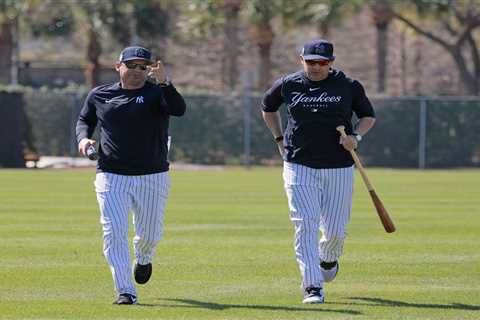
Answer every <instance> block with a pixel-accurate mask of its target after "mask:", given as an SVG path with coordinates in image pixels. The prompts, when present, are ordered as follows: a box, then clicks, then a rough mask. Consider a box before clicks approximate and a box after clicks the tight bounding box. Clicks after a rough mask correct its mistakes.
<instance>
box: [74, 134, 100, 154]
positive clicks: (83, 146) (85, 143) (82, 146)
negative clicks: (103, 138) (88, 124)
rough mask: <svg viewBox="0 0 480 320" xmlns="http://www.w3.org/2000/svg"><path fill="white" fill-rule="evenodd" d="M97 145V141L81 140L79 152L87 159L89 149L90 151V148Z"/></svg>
mask: <svg viewBox="0 0 480 320" xmlns="http://www.w3.org/2000/svg"><path fill="white" fill-rule="evenodd" d="M96 143H97V141H95V140H92V139H87V138H83V139H82V140H80V142H79V143H78V152H80V154H81V155H82V156H85V157H86V156H87V149H88V147H90V146H94V145H95V144H96Z"/></svg>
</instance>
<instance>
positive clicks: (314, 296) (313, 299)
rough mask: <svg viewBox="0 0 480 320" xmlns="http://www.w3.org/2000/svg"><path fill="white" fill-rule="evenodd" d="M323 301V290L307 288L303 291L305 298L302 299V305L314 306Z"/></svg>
mask: <svg viewBox="0 0 480 320" xmlns="http://www.w3.org/2000/svg"><path fill="white" fill-rule="evenodd" d="M324 300H325V298H324V296H323V289H322V288H320V287H308V288H306V289H305V296H304V297H303V301H302V302H303V303H306V304H314V303H323V302H324Z"/></svg>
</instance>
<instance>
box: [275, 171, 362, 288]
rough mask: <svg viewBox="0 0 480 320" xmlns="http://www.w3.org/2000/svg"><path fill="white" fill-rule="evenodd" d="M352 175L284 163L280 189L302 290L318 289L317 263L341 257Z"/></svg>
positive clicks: (350, 196)
mask: <svg viewBox="0 0 480 320" xmlns="http://www.w3.org/2000/svg"><path fill="white" fill-rule="evenodd" d="M353 172H354V169H353V166H352V167H347V168H335V169H313V168H310V167H306V166H303V165H300V164H296V163H289V162H284V166H283V179H284V183H285V185H284V186H285V191H286V194H287V198H288V206H289V209H290V220H291V221H292V222H293V224H294V227H295V243H294V246H295V254H296V258H297V262H298V265H299V268H300V273H301V275H302V288H303V289H305V288H308V287H312V286H313V287H322V285H323V276H322V273H321V272H320V265H319V263H320V260H322V261H329V262H331V261H335V260H337V259H338V258H339V257H340V256H341V255H342V251H343V244H344V239H345V236H346V226H347V224H348V221H349V220H350V210H351V206H352V194H353V181H354V175H353ZM319 231H321V232H322V237H321V239H320V241H319V240H318V238H319Z"/></svg>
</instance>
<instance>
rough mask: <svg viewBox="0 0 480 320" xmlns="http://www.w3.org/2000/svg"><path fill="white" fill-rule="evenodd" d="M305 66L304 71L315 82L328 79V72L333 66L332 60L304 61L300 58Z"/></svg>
mask: <svg viewBox="0 0 480 320" xmlns="http://www.w3.org/2000/svg"><path fill="white" fill-rule="evenodd" d="M300 60H301V62H302V65H303V70H304V71H305V73H306V74H307V76H308V78H309V79H310V80H313V81H319V80H323V79H325V78H326V77H328V72H329V70H330V67H331V66H332V64H333V61H331V60H321V59H319V60H304V59H303V57H300Z"/></svg>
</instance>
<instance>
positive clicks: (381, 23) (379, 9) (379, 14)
mask: <svg viewBox="0 0 480 320" xmlns="http://www.w3.org/2000/svg"><path fill="white" fill-rule="evenodd" d="M370 10H371V13H372V21H373V24H374V26H375V30H376V33H377V50H376V51H377V52H376V53H377V92H379V93H384V92H385V90H386V86H387V84H386V83H387V57H388V47H389V44H388V30H389V26H390V23H391V21H392V20H393V14H392V9H391V7H390V4H389V2H388V0H373V1H372V2H370Z"/></svg>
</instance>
